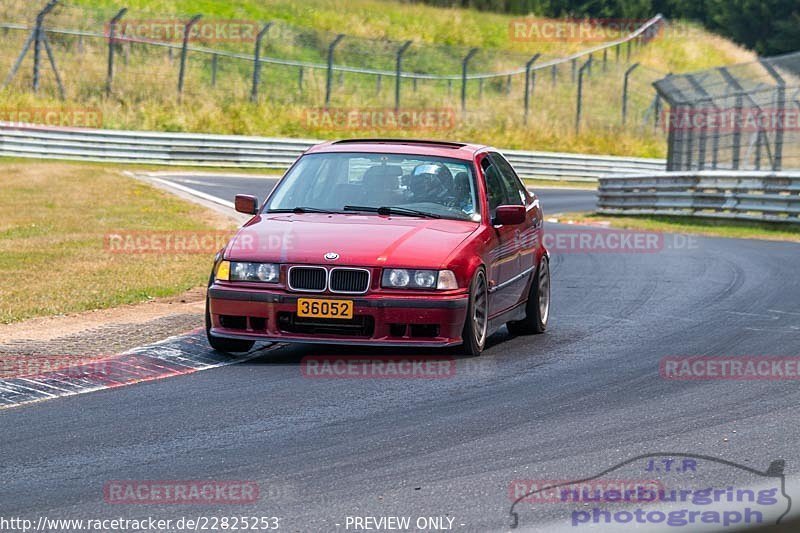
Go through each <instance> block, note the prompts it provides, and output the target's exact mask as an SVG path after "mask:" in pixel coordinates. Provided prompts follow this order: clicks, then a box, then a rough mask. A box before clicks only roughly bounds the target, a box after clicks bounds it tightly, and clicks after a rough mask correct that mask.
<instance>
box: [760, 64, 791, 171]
mask: <svg viewBox="0 0 800 533" xmlns="http://www.w3.org/2000/svg"><path fill="white" fill-rule="evenodd" d="M760 61H761V66H763V67H764V70H766V71H767V72H768V73H769V75H770V76H772V78H773V79H774V80H775V82H776V83H777V84H778V91H777V95H776V96H777V99H778V103H777V107H778V109H777V111H778V120H777V124H776V127H775V154H774V159H773V161H772V170H775V171H778V170H781V167H782V166H783V132H784V130H785V129H786V117H785V114H786V81H785V80H784V79H783V77H782V76H781V75H780V74H778V71H777V70H775V68H774V67H773V66H772V65H771V64H770V63H769V62H768V61H767V60H765V59H762V60H760Z"/></svg>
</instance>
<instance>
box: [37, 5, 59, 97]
mask: <svg viewBox="0 0 800 533" xmlns="http://www.w3.org/2000/svg"><path fill="white" fill-rule="evenodd" d="M56 3H58V0H50V1H49V2H47V5H46V6H44V9H42V10H41V11H39V14H37V15H36V27H35V29H34V31H35V32H36V37H35V38H34V41H33V92H34V93H38V92H39V70H40V67H39V65H40V62H41V60H42V43H43V42H44V18H45V17H46V16H47V14H48V13H50V11H52V10H53V8H55V7H56Z"/></svg>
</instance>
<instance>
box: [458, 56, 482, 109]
mask: <svg viewBox="0 0 800 533" xmlns="http://www.w3.org/2000/svg"><path fill="white" fill-rule="evenodd" d="M477 53H478V49H477V48H473V49H471V50H470V51H469V52H467V55H465V56H464V59H463V60H462V61H461V112H462V113H463V112H465V111H466V110H467V64H468V63H469V60H470V59H472V56H474V55H475V54H477Z"/></svg>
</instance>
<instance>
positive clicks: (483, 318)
mask: <svg viewBox="0 0 800 533" xmlns="http://www.w3.org/2000/svg"><path fill="white" fill-rule="evenodd" d="M488 327H489V290H488V284H487V283H486V272H485V271H484V270H483V268H480V269H478V272H476V273H475V277H473V278H472V284H471V285H470V291H469V305H468V306H467V318H466V320H465V321H464V332H463V333H462V338H463V340H464V344H463V346H462V351H463V352H464V354H465V355H471V356H476V355H480V354H481V352H482V351H483V348H484V346H485V345H486V336H487V335H486V334H487V330H488Z"/></svg>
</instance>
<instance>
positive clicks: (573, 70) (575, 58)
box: [572, 57, 578, 83]
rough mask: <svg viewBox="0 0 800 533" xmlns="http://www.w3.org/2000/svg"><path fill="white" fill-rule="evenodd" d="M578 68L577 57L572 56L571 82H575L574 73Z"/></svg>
mask: <svg viewBox="0 0 800 533" xmlns="http://www.w3.org/2000/svg"><path fill="white" fill-rule="evenodd" d="M577 70H578V58H577V57H573V58H572V83H575V73H576V72H577Z"/></svg>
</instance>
